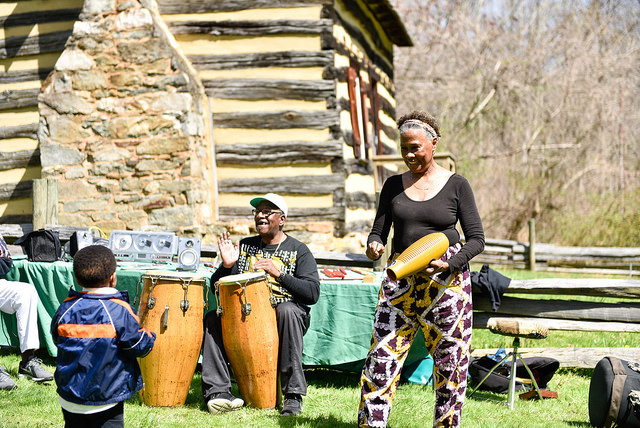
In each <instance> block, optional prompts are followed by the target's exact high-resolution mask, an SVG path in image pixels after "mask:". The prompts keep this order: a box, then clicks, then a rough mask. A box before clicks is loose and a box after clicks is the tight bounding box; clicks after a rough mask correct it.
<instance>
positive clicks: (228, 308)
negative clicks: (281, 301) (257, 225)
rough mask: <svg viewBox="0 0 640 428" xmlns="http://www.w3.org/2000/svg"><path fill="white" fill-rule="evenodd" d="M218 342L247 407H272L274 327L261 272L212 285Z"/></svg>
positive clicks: (275, 385)
mask: <svg viewBox="0 0 640 428" xmlns="http://www.w3.org/2000/svg"><path fill="white" fill-rule="evenodd" d="M216 289H217V290H216V293H217V294H218V296H219V299H220V300H219V307H218V314H219V315H220V321H221V324H222V342H223V344H224V349H225V351H226V353H227V357H228V358H229V363H230V364H231V368H232V369H233V373H234V375H235V377H236V382H237V383H238V388H239V389H240V395H242V398H243V399H244V401H245V402H246V403H247V405H248V406H251V407H256V408H258V409H270V408H273V407H275V406H276V397H277V388H278V325H277V323H276V311H275V309H274V308H273V306H271V302H270V300H269V297H270V295H271V293H270V290H269V283H268V281H267V277H266V274H265V273H260V272H255V273H254V272H250V273H243V274H239V275H229V276H225V277H223V278H221V279H220V281H218V282H217V283H216Z"/></svg>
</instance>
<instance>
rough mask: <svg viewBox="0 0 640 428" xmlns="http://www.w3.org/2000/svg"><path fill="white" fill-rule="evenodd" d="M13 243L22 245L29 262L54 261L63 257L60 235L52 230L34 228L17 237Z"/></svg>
mask: <svg viewBox="0 0 640 428" xmlns="http://www.w3.org/2000/svg"><path fill="white" fill-rule="evenodd" d="M15 244H16V245H21V246H22V248H23V250H24V253H25V254H26V255H27V259H29V261H31V262H55V261H56V260H62V258H63V251H62V245H61V244H60V236H59V234H58V232H54V231H52V230H47V229H39V230H34V231H33V232H29V233H27V234H26V235H23V236H22V237H20V238H18V240H17V241H16V242H15Z"/></svg>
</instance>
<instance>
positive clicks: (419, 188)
mask: <svg viewBox="0 0 640 428" xmlns="http://www.w3.org/2000/svg"><path fill="white" fill-rule="evenodd" d="M412 178H413V177H412ZM420 178H422V176H421V177H420ZM420 178H418V179H417V180H416V181H414V182H413V184H412V185H411V186H413V187H415V188H416V189H418V190H429V189H430V188H431V186H427V187H419V186H418V185H417V184H418V182H419V181H420Z"/></svg>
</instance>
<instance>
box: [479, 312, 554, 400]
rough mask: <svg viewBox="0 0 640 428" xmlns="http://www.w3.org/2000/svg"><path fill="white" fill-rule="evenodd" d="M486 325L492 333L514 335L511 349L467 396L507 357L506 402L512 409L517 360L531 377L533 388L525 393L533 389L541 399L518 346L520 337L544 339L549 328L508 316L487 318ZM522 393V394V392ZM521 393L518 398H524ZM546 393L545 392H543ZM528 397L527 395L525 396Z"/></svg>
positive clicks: (541, 396) (534, 380)
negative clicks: (509, 367)
mask: <svg viewBox="0 0 640 428" xmlns="http://www.w3.org/2000/svg"><path fill="white" fill-rule="evenodd" d="M487 327H488V328H489V330H490V331H491V332H492V333H496V334H500V335H503V336H514V337H513V351H511V352H509V353H508V354H507V355H505V356H504V358H502V359H501V360H500V361H499V362H498V363H496V365H495V366H493V367H492V368H491V370H489V373H487V375H486V376H485V377H484V378H483V379H482V380H481V381H480V383H478V384H477V385H476V386H475V388H473V390H472V391H471V394H469V397H472V396H473V394H474V393H475V392H476V391H477V389H478V388H479V387H480V385H482V383H483V382H484V381H485V380H487V378H488V377H489V376H490V375H491V373H493V372H494V371H495V370H496V369H497V368H498V367H500V366H501V365H502V363H504V362H505V361H507V359H509V358H511V373H510V375H509V392H508V401H507V402H506V404H507V405H508V406H509V408H510V409H511V410H513V406H514V401H515V395H516V363H517V361H518V360H520V361H521V362H522V364H523V365H524V368H525V369H526V370H527V373H528V374H529V377H530V378H531V384H532V385H533V390H532V391H530V393H525V394H527V395H528V394H533V392H534V391H535V394H534V395H533V396H534V397H535V396H537V397H538V398H539V399H541V400H542V398H543V393H542V392H541V390H540V388H539V387H538V383H537V382H536V379H535V376H533V373H532V372H531V369H529V366H528V365H527V363H526V362H525V361H524V359H523V358H522V355H521V354H520V353H519V352H518V348H519V347H520V338H521V337H525V338H528V339H544V338H546V337H547V336H548V334H549V330H548V329H547V327H546V326H543V325H540V324H537V323H534V322H531V321H527V320H521V319H513V318H512V319H509V318H502V319H501V318H489V321H488V322H487ZM522 395H524V394H522ZM522 395H521V397H520V398H525V397H523V396H522ZM545 395H546V394H545ZM526 398H529V397H526Z"/></svg>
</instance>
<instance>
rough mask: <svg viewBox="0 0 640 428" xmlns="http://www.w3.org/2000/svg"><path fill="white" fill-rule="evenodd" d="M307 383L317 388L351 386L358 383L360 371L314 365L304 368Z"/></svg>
mask: <svg viewBox="0 0 640 428" xmlns="http://www.w3.org/2000/svg"><path fill="white" fill-rule="evenodd" d="M304 377H305V378H306V379H307V384H309V385H314V386H317V387H319V388H353V386H354V385H359V384H360V372H353V371H346V370H336V369H332V368H324V367H314V368H306V369H305V370H304Z"/></svg>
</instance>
